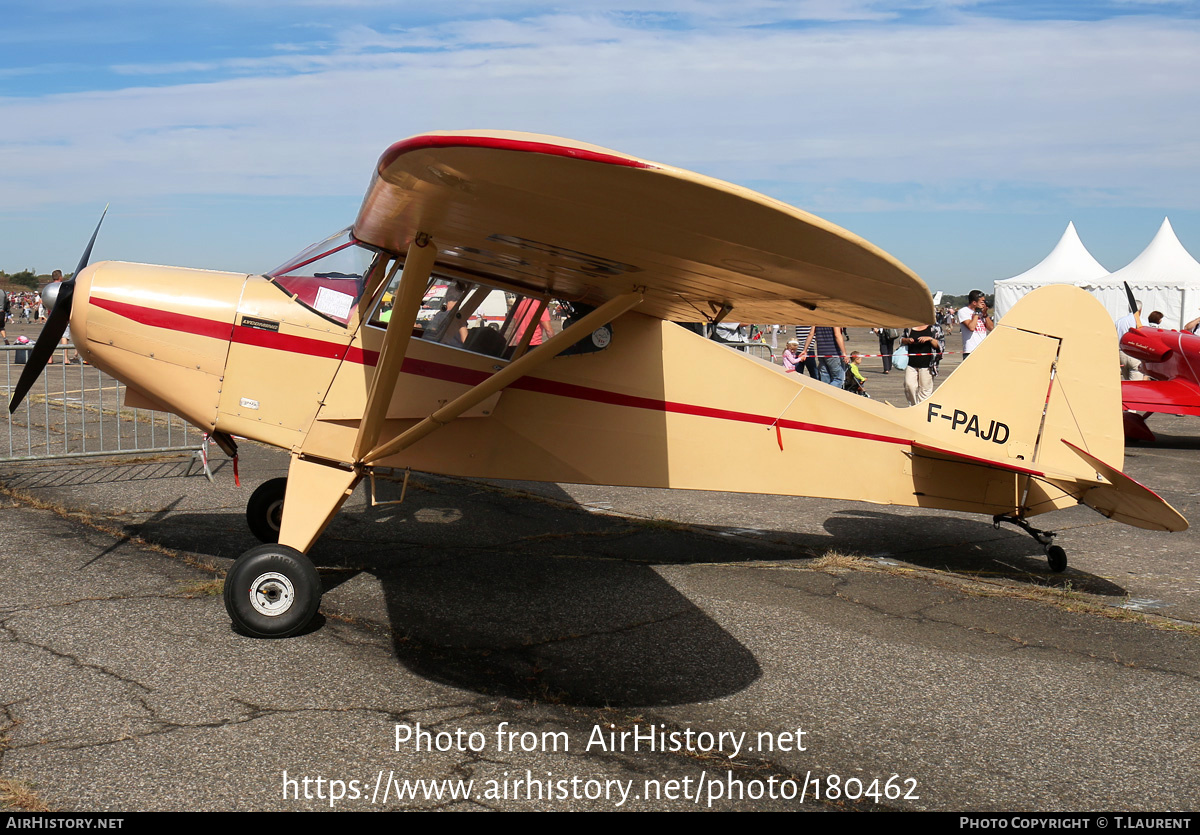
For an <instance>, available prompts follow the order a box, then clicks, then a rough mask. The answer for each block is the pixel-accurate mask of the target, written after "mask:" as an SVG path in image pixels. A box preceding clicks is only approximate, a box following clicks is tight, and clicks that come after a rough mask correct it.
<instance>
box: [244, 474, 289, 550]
mask: <svg viewBox="0 0 1200 835" xmlns="http://www.w3.org/2000/svg"><path fill="white" fill-rule="evenodd" d="M286 491H287V479H286V478H273V479H271V480H270V481H264V482H263V483H262V484H260V485H258V489H257V490H255V491H254V492H253V493H251V494H250V501H248V502H246V523H247V524H249V525H250V533H252V534H254V537H255V539H257V540H258V541H259V542H278V541H279V524H280V522H281V521H282V519H283V494H284V493H285V492H286Z"/></svg>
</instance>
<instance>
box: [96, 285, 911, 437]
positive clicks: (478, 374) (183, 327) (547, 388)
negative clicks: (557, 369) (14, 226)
mask: <svg viewBox="0 0 1200 835" xmlns="http://www.w3.org/2000/svg"><path fill="white" fill-rule="evenodd" d="M92 303H93V304H95V305H97V306H98V307H103V308H104V309H106V310H111V311H112V312H114V313H116V314H118V315H120V316H124V317H125V318H127V319H132V320H133V321H135V322H140V323H141V324H144V325H149V326H151V327H157V328H166V329H168V330H173V331H184V332H186V333H194V334H197V335H200V336H211V337H213V338H215V339H224V340H226V341H231V339H232V341H233V342H237V343H240V344H243V345H254V346H257V347H259V348H267V349H271V350H275V351H287V352H288V353H292V354H306V355H308V356H314V357H323V358H326V359H344V360H345V361H346V362H352V363H356V364H359V365H371V366H373V365H375V364H376V363H378V362H379V352H378V351H366V350H363V349H362V348H357V347H351V348H350V349H348V350H347V349H345V348H343V346H342V345H340V344H338V343H335V342H326V341H324V340H321V339H311V338H309V337H305V336H292V335H290V334H283V333H277V332H275V331H267V330H259V329H257V328H247V327H243V326H241V325H238V326H237V327H236V328H232V331H233V333H232V334H231V333H230V331H231V327H230V326H229V325H227V324H225V323H223V322H215V321H213V320H211V319H202V318H200V317H197V316H187V315H185V314H182V313H169V312H167V311H162V310H154V309H152V308H146V307H138V306H137V305H131V304H126V303H124V302H114V301H110V300H108V299H97V298H93V299H92ZM343 354H344V357H343ZM401 370H402V371H403V372H404V373H405V374H411V375H412V376H414V377H426V378H430V379H434V380H443V381H445V382H449V383H458V384H460V385H464V386H474V385H478V384H479V383H482V382H483V381H484V380H486V379H487V378H488V377H490V376H491V374H489V373H487V372H486V371H476V370H474V369H471V368H463V367H462V366H458V365H447V364H445V363H440V362H429V361H428V360H417V359H411V358H410V359H406V360H405V361H404V365H403V367H402V369H401ZM509 388H514V389H520V390H521V391H530V392H536V393H538V394H549V395H553V396H556V397H566V398H569V399H572V400H587V401H590V402H593V403H603V404H606V405H609V406H621V407H624V408H629V409H646V410H649V411H657V412H669V413H672V414H679V415H693V416H695V417H706V418H713V419H715V420H728V421H734V422H737V423H752V424H756V425H758V426H781V427H783V428H784V429H796V430H799V431H803V432H818V433H821V434H824V435H838V436H841V437H845V438H857V439H859V440H865V441H877V442H879V443H885V444H899V445H902V446H908V445H910V444H912V443H913V441H912V439H909V438H899V437H895V436H892V435H876V434H873V433H870V432H858V431H855V430H852V429H841V428H839V427H836V426H823V425H821V424H818V423H805V422H804V421H799V420H783V419H782V418H774V417H771V416H770V415H756V414H751V413H749V412H735V411H731V410H729V409H714V408H712V407H710V406H694V405H691V404H689V403H676V402H673V401H670V400H659V399H657V398H652V397H641V396H639V395H635V394H621V393H619V392H615V391H608V390H606V389H598V388H592V387H591V386H580V385H575V384H574V383H560V382H557V381H555V380H546V379H542V378H541V377H522V378H521V379H519V380H517V381H516V382H515V383H513V384H512V385H511V386H509Z"/></svg>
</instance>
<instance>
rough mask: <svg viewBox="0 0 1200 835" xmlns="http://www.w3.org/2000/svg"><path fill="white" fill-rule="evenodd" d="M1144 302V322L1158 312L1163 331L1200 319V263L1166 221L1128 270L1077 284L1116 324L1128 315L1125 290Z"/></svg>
mask: <svg viewBox="0 0 1200 835" xmlns="http://www.w3.org/2000/svg"><path fill="white" fill-rule="evenodd" d="M1122 282H1129V286H1130V288H1132V290H1133V295H1134V297H1135V298H1137V299H1138V300H1139V301H1141V302H1142V322H1143V323H1145V321H1146V317H1147V316H1149V315H1150V313H1152V312H1153V311H1155V310H1160V311H1162V313H1163V320H1162V326H1163V327H1164V328H1182V327H1183V324H1184V323H1185V322H1187V321H1189V320H1191V319H1195V318H1196V317H1198V316H1200V262H1197V261H1196V259H1195V258H1193V257H1192V256H1191V255H1190V254H1188V251H1187V250H1186V249H1184V248H1183V244H1181V243H1180V242H1179V238H1177V237H1175V230H1174V229H1172V228H1171V221H1170V220H1167V219H1164V220H1163V222H1162V226H1160V227H1159V229H1158V234H1157V235H1155V236H1154V240H1152V241H1150V244H1149V245H1148V246H1147V247H1146V248H1145V249H1144V250H1142V254H1141V255H1139V256H1138V257H1137V258H1134V259H1133V260H1132V261H1130V262H1129V263H1128V264H1127V265H1126V266H1124V267H1122V268H1121V269H1119V270H1117V271H1116V272H1115V273H1112V274H1111V275H1109V276H1108V277H1107V278H1101V279H1097V280H1093V281H1087V282H1077V283H1078V284H1079V286H1080V287H1082V288H1083V289H1085V290H1087V291H1088V292H1089V293H1091V294H1092V295H1093V296H1095V297H1096V298H1098V299H1099V300H1100V301H1101V303H1102V304H1103V305H1104V306H1105V307H1106V308H1107V309H1108V314H1109V315H1110V316H1112V317H1113V320H1114V321H1115V320H1116V319H1118V318H1120V317H1121V316H1124V315H1125V314H1126V313H1128V312H1129V302H1128V300H1127V298H1126V296H1125V286H1124V284H1123V283H1122Z"/></svg>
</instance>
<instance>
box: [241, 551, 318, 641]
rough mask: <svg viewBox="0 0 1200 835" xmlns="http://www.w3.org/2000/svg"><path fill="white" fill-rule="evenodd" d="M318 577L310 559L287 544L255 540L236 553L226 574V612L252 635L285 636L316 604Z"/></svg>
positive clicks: (306, 618)
mask: <svg viewBox="0 0 1200 835" xmlns="http://www.w3.org/2000/svg"><path fill="white" fill-rule="evenodd" d="M321 591H322V589H321V577H320V575H318V574H317V569H316V567H315V566H314V565H313V564H312V561H311V560H310V559H309V558H308V557H306V556H304V554H301V553H300V552H299V551H297V550H296V549H295V548H289V547H288V546H286V545H260V546H259V547H257V548H251V549H250V550H249V551H247V552H246V553H244V554H242V555H241V556H240V557H238V559H237V561H236V562H235V563H234V564H233V567H232V568H230V569H229V574H228V575H226V577H225V594H224V596H225V611H227V612H228V613H229V617H230V618H231V619H232V620H233V625H234V627H236V628H237V630H238V631H240V632H242V633H244V634H246V635H249V636H251V637H253V638H286V637H288V636H289V635H295V634H296V633H297V632H299V631H300V630H302V629H303V628H304V627H305V626H307V625H308V623H309V621H311V620H312V619H313V616H314V615H316V613H317V609H318V608H320V606H321Z"/></svg>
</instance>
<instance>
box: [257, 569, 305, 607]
mask: <svg viewBox="0 0 1200 835" xmlns="http://www.w3.org/2000/svg"><path fill="white" fill-rule="evenodd" d="M295 599H296V590H295V588H294V587H293V586H292V581H291V580H289V579H288V578H287V577H285V576H284V575H282V574H280V573H279V572H278V571H269V572H267V573H266V574H260V575H259V576H258V577H256V578H255V579H254V582H253V583H251V584H250V605H251V606H253V607H254V611H256V612H258V613H259V614H260V615H266V616H267V617H269V618H274V617H278V616H280V615H282V614H284V613H285V612H287V611H288V609H290V608H292V603H293V602H294V601H295Z"/></svg>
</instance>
